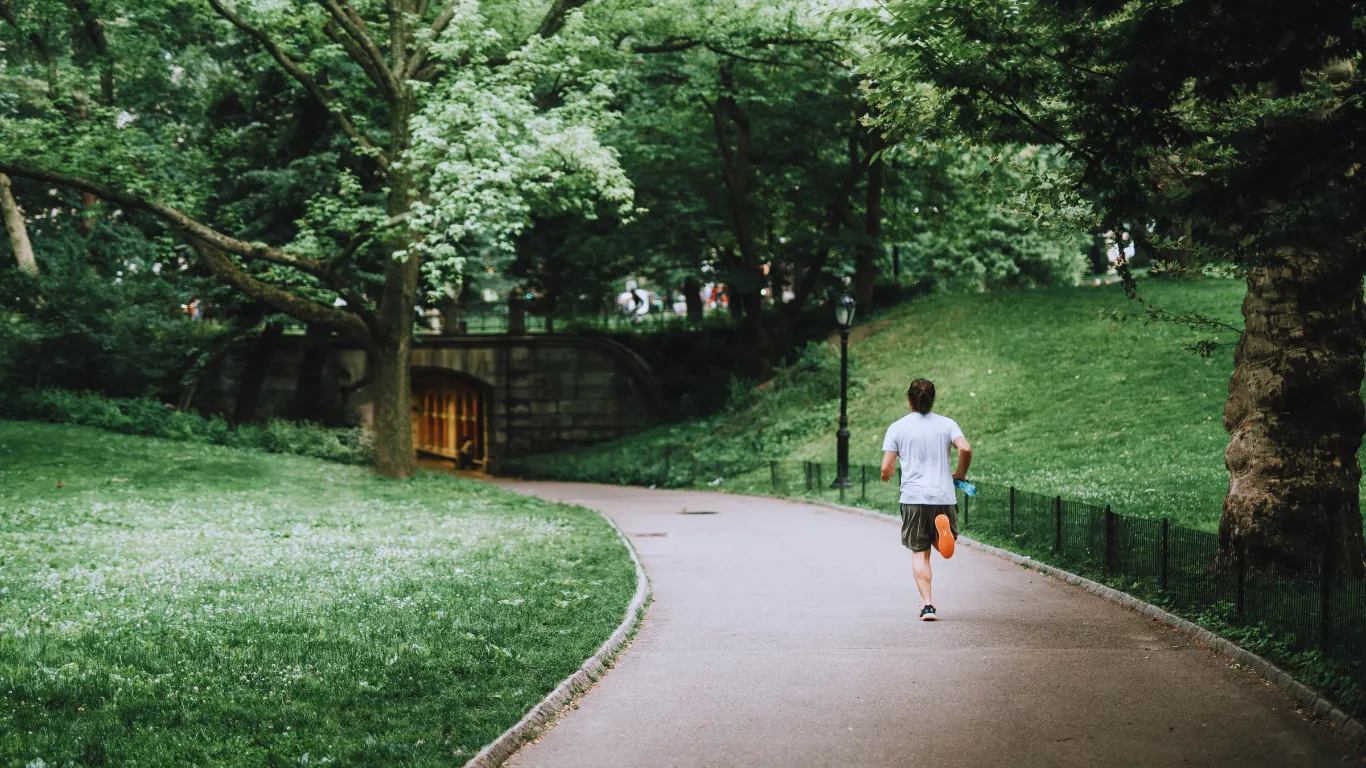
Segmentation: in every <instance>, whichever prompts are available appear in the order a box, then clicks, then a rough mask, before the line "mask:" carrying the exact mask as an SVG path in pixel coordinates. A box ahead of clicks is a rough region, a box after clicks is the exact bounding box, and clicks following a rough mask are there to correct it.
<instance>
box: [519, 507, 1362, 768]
mask: <svg viewBox="0 0 1366 768" xmlns="http://www.w3.org/2000/svg"><path fill="white" fill-rule="evenodd" d="M500 484H501V485H503V486H505V487H507V488H510V489H512V490H517V491H521V492H525V493H532V494H535V495H538V496H542V497H545V498H548V499H555V500H562V501H567V502H571V503H575V504H581V505H584V506H587V507H592V508H595V509H598V510H601V511H602V512H604V513H606V514H607V515H609V516H611V517H612V519H614V520H615V521H616V522H617V524H618V525H619V526H620V527H621V529H622V530H623V531H625V532H626V533H627V534H628V535H630V536H631V537H632V540H633V541H634V543H635V545H636V547H637V548H638V550H639V552H640V556H641V559H642V560H643V561H644V564H645V568H646V570H647V571H648V572H649V574H650V578H651V581H652V587H653V590H654V604H653V606H652V607H651V608H650V610H649V613H648V615H647V617H646V620H645V622H644V624H643V625H642V627H641V630H640V633H639V635H638V636H637V637H636V639H635V642H634V643H633V645H632V646H631V647H630V649H629V650H627V651H626V652H625V653H624V654H623V656H622V657H621V658H620V659H619V660H618V662H617V665H616V667H615V668H614V669H613V670H612V671H611V672H609V673H608V674H607V675H606V677H604V678H603V680H602V682H601V683H600V684H599V685H598V686H597V687H595V688H594V689H593V690H592V691H590V692H589V693H588V694H587V695H585V696H584V698H583V699H582V700H581V701H580V703H579V706H578V708H577V709H576V710H573V711H570V712H569V713H568V714H567V715H565V716H564V717H563V718H562V719H561V720H560V722H559V723H558V724H557V725H556V726H555V727H554V728H552V729H551V730H550V731H549V732H547V733H546V734H545V735H544V736H543V737H542V738H541V739H540V740H539V741H537V742H536V743H533V744H529V745H527V746H525V747H523V748H522V750H521V751H520V752H518V753H517V754H516V755H515V756H514V757H513V758H512V760H510V761H509V763H508V764H509V765H511V766H517V767H518V768H541V767H545V768H579V767H583V768H588V767H590V766H591V767H592V768H600V767H602V766H629V767H631V768H662V767H664V766H678V767H679V768H702V767H704V766H705V767H707V768H716V767H719V766H748V767H757V768H764V767H767V766H784V767H786V766H794V767H796V766H801V767H805V766H909V765H933V766H936V767H938V766H997V765H1001V766H1005V765H1048V766H1097V765H1106V766H1109V765H1142V766H1162V765H1184V766H1191V765H1219V766H1222V765H1230V766H1231V765H1239V766H1256V765H1265V766H1287V765H1295V766H1312V765H1341V764H1343V763H1344V761H1345V762H1348V763H1356V762H1358V761H1359V758H1357V757H1354V756H1350V755H1351V753H1350V752H1349V748H1348V747H1347V746H1346V744H1345V742H1343V741H1340V740H1339V739H1338V738H1336V737H1335V736H1334V735H1333V734H1332V733H1331V732H1330V731H1329V730H1328V729H1327V728H1326V727H1325V726H1323V725H1321V724H1318V723H1314V722H1310V721H1308V720H1306V719H1305V718H1304V717H1303V716H1301V715H1300V714H1299V713H1297V712H1296V711H1295V710H1294V709H1293V708H1292V706H1291V704H1290V701H1289V699H1287V698H1286V697H1285V696H1284V695H1282V694H1281V693H1280V691H1279V690H1277V689H1276V688H1274V687H1272V686H1270V685H1268V684H1266V683H1265V682H1263V681H1262V680H1261V679H1260V678H1258V677H1255V676H1253V675H1252V674H1251V673H1249V672H1246V671H1244V670H1241V669H1236V668H1232V667H1230V666H1229V664H1228V663H1227V662H1226V661H1225V660H1224V659H1223V657H1220V656H1216V655H1214V654H1213V653H1211V652H1210V651H1209V650H1207V649H1205V648H1203V647H1200V646H1193V645H1192V644H1191V643H1190V641H1189V640H1187V639H1186V638H1184V637H1182V636H1180V635H1177V634H1175V633H1174V632H1172V631H1170V630H1168V629H1167V628H1165V627H1164V626H1162V625H1159V624H1157V623H1155V622H1153V621H1151V620H1149V619H1146V618H1143V617H1141V616H1139V615H1138V614H1135V613H1133V612H1131V611H1128V610H1126V609H1124V608H1122V607H1120V606H1118V605H1115V604H1113V603H1110V602H1107V601H1105V600H1101V599H1100V598H1097V597H1094V596H1092V595H1090V594H1087V593H1085V592H1083V591H1081V590H1079V589H1076V588H1074V587H1071V586H1068V585H1066V584H1064V583H1062V582H1060V581H1057V580H1054V579H1050V578H1048V577H1046V576H1043V575H1041V574H1038V573H1035V572H1033V571H1028V570H1025V569H1022V568H1019V567H1017V566H1014V565H1011V564H1009V563H1006V562H1005V561H1002V560H999V559H997V558H994V557H992V556H990V555H986V554H983V553H980V552H976V551H974V550H971V549H967V548H965V547H960V548H959V552H958V554H957V555H956V556H955V557H954V559H953V560H951V561H949V562H947V563H945V562H943V561H941V560H939V559H938V557H937V556H936V561H935V577H936V578H935V598H936V603H937V605H938V607H939V608H940V615H941V616H942V618H943V620H942V621H939V622H936V623H922V622H920V621H917V620H916V619H915V617H916V607H917V603H918V599H917V597H916V592H915V586H914V583H913V582H912V580H911V559H910V556H909V554H908V553H907V552H906V550H904V549H903V548H902V547H901V544H900V542H899V540H898V536H897V528H896V526H893V525H890V524H888V523H886V522H883V521H881V520H876V519H871V518H866V517H861V516H858V515H851V514H846V513H843V512H839V511H835V510H829V509H824V508H820V507H813V506H809V505H805V504H797V503H792V502H785V501H781V500H775V499H764V498H753V497H745V496H732V495H726V494H718V493H704V492H681V491H648V490H643V489H639V488H618V487H608V486H592V485H570V484H558V483H535V482H502V483H500ZM684 509H687V510H688V511H689V512H714V513H716V514H680V512H681V511H682V510H684Z"/></svg>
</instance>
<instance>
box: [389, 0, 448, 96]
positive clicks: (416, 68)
mask: <svg viewBox="0 0 1366 768" xmlns="http://www.w3.org/2000/svg"><path fill="white" fill-rule="evenodd" d="M457 5H458V2H452V3H451V4H450V5H447V6H446V8H445V9H444V10H443V11H441V13H439V14H437V17H436V20H435V21H433V22H432V26H431V37H430V38H429V39H428V40H427V43H426V44H425V45H422V46H419V47H418V49H417V50H416V51H414V52H413V55H412V57H411V58H409V59H408V65H407V66H406V67H404V68H403V71H402V72H400V73H399V79H401V80H420V79H423V78H421V77H419V74H418V73H420V72H422V71H423V69H422V67H423V65H424V64H426V63H427V52H428V51H430V50H431V47H432V43H434V42H436V41H437V39H438V38H440V37H441V33H442V32H445V31H446V27H449V26H450V25H451V20H452V19H454V18H455V10H456V6H457Z"/></svg>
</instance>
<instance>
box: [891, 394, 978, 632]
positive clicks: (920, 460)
mask: <svg viewBox="0 0 1366 768" xmlns="http://www.w3.org/2000/svg"><path fill="white" fill-rule="evenodd" d="M906 402H907V403H908V404H909V405H910V409H911V412H910V413H909V414H907V415H906V416H904V417H902V418H901V419H899V420H898V421H896V423H894V424H892V426H890V427H888V429H887V437H886V438H885V439H884V440H883V441H882V450H883V456H882V482H884V483H885V482H887V481H888V480H890V479H891V477H892V472H893V470H894V469H895V468H896V461H897V459H900V460H901V543H902V544H904V545H905V546H906V547H907V548H908V549H910V550H911V558H912V559H911V567H912V570H914V572H915V586H916V589H918V590H919V591H920V600H921V603H920V618H921V620H923V621H934V620H935V619H936V618H937V616H936V615H935V609H934V597H933V595H932V594H931V592H930V582H931V579H932V575H931V573H930V547H931V546H934V547H935V548H937V549H938V550H939V554H940V555H942V556H943V557H946V558H948V557H953V542H954V539H955V538H957V536H958V497H957V495H956V494H955V493H954V490H953V481H954V480H966V479H967V474H968V465H969V464H971V463H972V447H971V446H969V445H968V441H967V439H966V438H964V437H963V430H961V429H959V428H958V424H957V422H955V421H954V420H953V419H950V418H948V417H947V416H940V415H939V414H937V413H933V412H932V411H931V409H932V408H934V384H933V383H932V382H930V381H928V380H926V379H916V380H915V381H912V382H911V386H910V388H909V389H907V390H906ZM949 446H953V447H954V448H957V449H958V468H957V469H956V470H955V471H954V472H953V473H950V472H949Z"/></svg>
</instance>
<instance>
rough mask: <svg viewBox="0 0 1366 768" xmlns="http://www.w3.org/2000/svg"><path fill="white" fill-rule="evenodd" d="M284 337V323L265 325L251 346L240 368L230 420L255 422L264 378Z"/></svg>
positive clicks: (239, 422) (268, 373)
mask: <svg viewBox="0 0 1366 768" xmlns="http://www.w3.org/2000/svg"><path fill="white" fill-rule="evenodd" d="M284 335H285V324H284V323H267V324H266V327H265V328H264V329H262V331H261V335H260V336H259V337H258V338H257V339H256V343H255V344H253V345H252V349H251V354H250V356H249V357H247V363H246V365H245V366H243V367H242V381H241V382H240V383H239V384H238V386H237V398H236V403H234V405H233V409H232V419H233V421H235V422H237V423H238V424H245V423H247V422H250V421H255V420H256V409H257V407H258V406H259V405H260V404H261V387H263V386H265V383H266V378H267V377H269V375H270V364H271V361H272V360H274V359H275V349H276V348H277V347H278V346H279V344H280V338H281V337H282V336H284Z"/></svg>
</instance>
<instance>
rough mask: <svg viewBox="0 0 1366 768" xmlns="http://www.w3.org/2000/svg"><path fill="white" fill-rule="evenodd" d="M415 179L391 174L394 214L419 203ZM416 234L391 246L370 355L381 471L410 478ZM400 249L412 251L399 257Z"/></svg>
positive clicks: (399, 131)
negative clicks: (415, 192)
mask: <svg viewBox="0 0 1366 768" xmlns="http://www.w3.org/2000/svg"><path fill="white" fill-rule="evenodd" d="M412 109H413V105H412V101H411V99H408V98H406V97H405V99H404V100H403V101H402V105H401V106H400V107H396V108H395V112H396V114H395V117H394V123H393V124H394V133H395V135H394V138H393V146H394V148H395V149H394V156H395V157H398V156H399V155H401V154H402V152H401V150H402V149H403V148H406V147H407V146H408V135H407V134H408V117H409V115H410V114H411V113H412ZM413 194H414V187H413V180H412V177H411V176H409V175H408V173H407V172H406V171H404V170H401V169H399V170H395V171H391V172H390V174H389V205H388V210H389V215H390V216H393V217H395V218H397V217H401V216H404V215H405V214H407V213H408V210H409V208H411V206H412V202H413ZM413 237H414V236H413V234H412V233H411V232H409V231H408V230H407V229H406V228H399V231H398V233H397V234H396V235H395V236H394V237H393V239H392V240H391V241H390V242H388V243H386V244H385V251H386V255H387V256H388V259H387V260H386V264H387V266H386V267H385V269H384V294H383V298H382V299H381V300H380V304H379V307H378V310H379V312H378V314H379V327H380V334H379V338H378V339H377V343H376V344H375V349H373V350H372V351H371V353H370V358H371V360H370V365H371V369H372V370H373V371H374V382H375V383H374V391H373V394H374V414H375V421H374V430H375V470H376V471H377V472H378V473H379V474H381V475H383V476H385V477H410V476H412V475H413V474H415V473H416V472H417V454H416V453H415V452H414V450H413V414H412V400H413V392H412V372H411V371H410V365H411V359H412V351H413V322H414V316H413V309H414V308H415V307H416V306H417V285H418V276H419V274H420V273H419V256H418V252H417V248H415V247H413V246H414V245H415V243H414V242H413ZM399 250H402V251H405V252H406V253H407V255H406V256H405V257H404V258H403V259H402V260H401V261H400V260H398V259H395V258H393V254H394V253H395V252H397V251H399Z"/></svg>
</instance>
